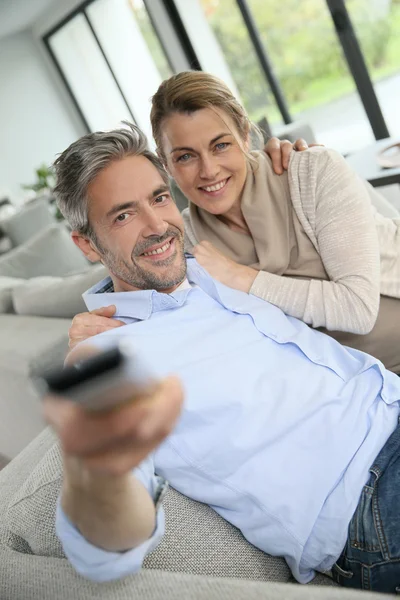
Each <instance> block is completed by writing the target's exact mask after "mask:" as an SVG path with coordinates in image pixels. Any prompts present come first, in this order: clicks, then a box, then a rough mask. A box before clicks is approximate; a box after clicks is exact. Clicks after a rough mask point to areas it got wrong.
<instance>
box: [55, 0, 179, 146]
mask: <svg viewBox="0 0 400 600" xmlns="http://www.w3.org/2000/svg"><path fill="white" fill-rule="evenodd" d="M49 44H50V47H51V49H52V50H53V52H54V55H55V57H56V60H57V61H58V63H59V66H60V68H61V70H62V72H63V74H64V76H65V78H66V80H67V82H68V84H69V86H70V88H71V91H72V93H73V95H74V96H75V99H76V101H77V103H78V105H79V108H80V110H81V111H82V113H83V115H84V118H85V120H86V122H87V124H88V126H89V128H90V130H92V131H94V130H98V129H110V128H112V127H115V126H117V125H118V123H120V121H122V120H125V119H126V120H130V121H132V120H134V121H135V122H136V123H137V125H138V126H139V127H140V128H141V129H142V130H143V131H144V132H145V133H146V134H147V136H148V137H149V140H151V128H150V120H149V116H150V98H151V96H152V95H153V94H154V93H155V91H156V90H157V87H158V86H159V84H160V83H161V81H162V79H163V78H165V77H168V76H169V75H171V74H172V70H171V67H170V65H169V63H168V60H167V58H166V56H165V54H164V52H163V49H162V47H161V44H160V42H159V40H158V37H157V35H156V33H155V31H154V29H153V27H152V24H151V21H150V18H149V16H148V13H147V10H146V7H145V5H144V3H143V2H142V1H141V0H94V1H93V2H91V3H89V5H88V6H86V7H85V8H82V9H81V11H80V12H79V14H78V15H76V16H74V17H73V18H71V19H70V20H69V21H68V22H67V23H66V24H64V25H62V26H61V27H60V28H59V29H58V31H56V32H55V33H53V34H51V35H50V36H49Z"/></svg>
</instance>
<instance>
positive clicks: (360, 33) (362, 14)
mask: <svg viewBox="0 0 400 600" xmlns="http://www.w3.org/2000/svg"><path fill="white" fill-rule="evenodd" d="M346 8H347V10H348V11H349V14H350V17H351V20H352V22H353V27H354V29H355V32H356V35H357V38H358V40H359V42H360V46H361V49H362V51H363V53H364V58H365V61H366V63H367V67H368V70H369V72H370V75H371V78H372V80H373V82H374V87H375V92H376V95H377V97H378V100H379V104H380V106H381V108H382V112H383V114H384V117H385V120H386V123H387V125H388V128H389V130H390V132H391V134H392V135H399V134H400V111H399V99H400V0H375V1H368V2H366V1H365V0H347V1H346Z"/></svg>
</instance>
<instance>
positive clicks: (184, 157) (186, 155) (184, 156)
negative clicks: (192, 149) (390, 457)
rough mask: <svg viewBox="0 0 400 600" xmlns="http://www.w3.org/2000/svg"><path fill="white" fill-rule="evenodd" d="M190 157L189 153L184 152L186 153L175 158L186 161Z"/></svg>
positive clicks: (178, 160)
mask: <svg viewBox="0 0 400 600" xmlns="http://www.w3.org/2000/svg"><path fill="white" fill-rule="evenodd" d="M190 157H191V155H190V154H188V153H186V154H182V156H180V157H179V158H178V159H177V162H187V161H188V160H189V158H190Z"/></svg>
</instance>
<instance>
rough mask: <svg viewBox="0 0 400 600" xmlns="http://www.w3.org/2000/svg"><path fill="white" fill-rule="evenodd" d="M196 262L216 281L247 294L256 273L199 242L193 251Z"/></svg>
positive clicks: (209, 245)
mask: <svg viewBox="0 0 400 600" xmlns="http://www.w3.org/2000/svg"><path fill="white" fill-rule="evenodd" d="M193 255H194V256H195V258H196V260H197V262H198V263H199V264H200V265H201V266H202V267H203V268H204V269H205V270H206V271H207V272H208V273H209V274H210V275H211V277H214V279H216V280H217V281H219V282H221V283H223V284H224V285H227V286H228V287H231V288H234V289H235V290H240V291H242V292H246V293H249V291H250V288H251V286H252V285H253V282H254V280H255V278H256V277H257V274H258V271H256V270H255V269H252V268H251V267H246V266H244V265H239V264H238V263H236V262H235V261H233V260H231V259H230V258H227V257H226V256H224V255H223V254H222V252H220V251H219V250H217V249H216V248H215V246H213V245H212V244H211V242H205V241H204V242H200V243H199V244H197V246H195V247H194V249H193Z"/></svg>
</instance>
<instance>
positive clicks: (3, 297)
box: [0, 276, 26, 314]
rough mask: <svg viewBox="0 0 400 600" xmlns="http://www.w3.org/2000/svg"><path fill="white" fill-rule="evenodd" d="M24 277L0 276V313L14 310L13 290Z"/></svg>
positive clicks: (21, 282)
mask: <svg viewBox="0 0 400 600" xmlns="http://www.w3.org/2000/svg"><path fill="white" fill-rule="evenodd" d="M25 282H26V280H25V279H18V278H17V277H1V276H0V314H4V313H12V312H14V306H13V290H14V289H15V288H16V287H18V286H20V285H22V284H24V283H25Z"/></svg>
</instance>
